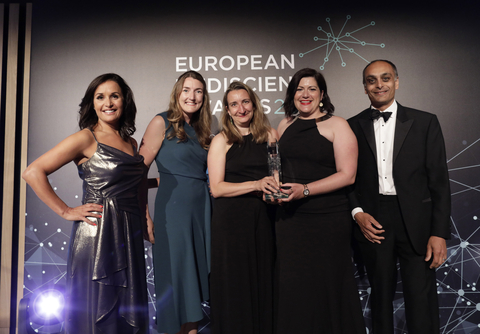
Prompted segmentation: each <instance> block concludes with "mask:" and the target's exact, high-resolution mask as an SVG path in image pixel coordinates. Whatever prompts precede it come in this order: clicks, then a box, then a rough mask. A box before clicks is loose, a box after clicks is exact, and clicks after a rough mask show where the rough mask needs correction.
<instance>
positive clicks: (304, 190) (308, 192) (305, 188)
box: [303, 184, 310, 197]
mask: <svg viewBox="0 0 480 334" xmlns="http://www.w3.org/2000/svg"><path fill="white" fill-rule="evenodd" d="M308 195H310V190H308V187H307V185H306V184H304V185H303V197H307V196H308Z"/></svg>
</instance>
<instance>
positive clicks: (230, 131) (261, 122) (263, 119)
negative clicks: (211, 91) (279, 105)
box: [221, 81, 270, 144]
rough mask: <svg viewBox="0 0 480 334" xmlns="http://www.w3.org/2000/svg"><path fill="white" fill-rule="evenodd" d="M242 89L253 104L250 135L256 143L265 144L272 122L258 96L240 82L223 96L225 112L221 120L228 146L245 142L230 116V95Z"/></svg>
mask: <svg viewBox="0 0 480 334" xmlns="http://www.w3.org/2000/svg"><path fill="white" fill-rule="evenodd" d="M240 89H243V90H245V91H246V92H247V93H248V96H249V97H250V100H251V101H252V104H253V110H252V112H253V116H252V120H251V121H250V125H249V128H250V133H251V134H252V136H253V139H254V140H255V142H256V143H264V142H266V141H267V140H268V133H269V130H270V122H269V121H268V118H267V116H266V115H265V114H264V112H263V107H262V104H261V102H260V98H259V97H258V96H257V94H255V92H254V91H253V90H252V89H251V88H250V87H249V86H248V85H246V84H244V83H242V82H239V81H234V82H232V83H231V84H230V86H228V88H227V91H226V92H225V94H224V95H223V110H222V111H223V112H222V118H221V124H222V131H223V132H224V134H225V136H226V138H227V142H228V144H233V143H240V144H241V143H242V142H243V136H242V135H241V134H240V132H239V131H238V129H237V127H236V126H235V124H233V122H231V121H230V115H229V114H228V94H229V93H230V92H232V91H235V90H240Z"/></svg>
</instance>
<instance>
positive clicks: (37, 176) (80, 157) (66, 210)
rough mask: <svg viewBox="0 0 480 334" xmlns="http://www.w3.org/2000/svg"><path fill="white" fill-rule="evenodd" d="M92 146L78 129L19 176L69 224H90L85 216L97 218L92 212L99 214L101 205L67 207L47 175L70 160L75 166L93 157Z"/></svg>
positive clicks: (87, 135) (86, 133)
mask: <svg viewBox="0 0 480 334" xmlns="http://www.w3.org/2000/svg"><path fill="white" fill-rule="evenodd" d="M96 147H97V144H96V142H95V139H94V138H93V136H92V134H91V133H90V131H89V130H81V131H79V132H77V133H75V134H73V135H71V136H69V137H67V138H66V139H64V140H63V141H61V142H60V143H59V144H58V145H57V146H55V147H54V148H52V149H51V150H50V151H48V152H46V153H45V154H43V155H42V156H40V157H39V158H38V159H37V160H35V161H34V162H32V163H31V164H30V166H28V167H27V169H26V170H25V171H24V172H23V174H22V177H23V179H24V180H25V181H26V182H27V183H28V184H29V185H30V187H32V189H33V191H34V192H35V194H37V196H38V198H40V200H42V201H43V202H44V203H45V204H46V205H47V206H48V207H49V208H51V209H52V210H53V211H54V212H55V213H56V214H58V215H59V216H60V217H62V218H64V219H66V220H71V221H77V220H82V221H84V222H86V223H88V224H92V222H91V221H90V220H89V219H88V218H87V217H97V218H100V217H101V215H100V214H96V213H93V212H95V211H97V212H101V211H102V206H101V205H99V204H92V203H91V204H84V205H81V206H78V207H75V208H71V207H69V206H68V205H67V204H65V202H64V201H62V199H61V198H60V197H58V195H57V194H56V193H55V191H54V190H53V188H52V186H51V185H50V182H48V178H47V176H48V175H50V174H51V173H53V172H55V171H56V170H58V169H59V168H61V167H62V166H64V165H66V164H67V163H69V162H71V161H75V162H76V163H77V164H79V163H82V162H84V161H86V160H88V158H89V157H91V156H92V155H93V154H94V152H95V150H96ZM93 225H94V224H93Z"/></svg>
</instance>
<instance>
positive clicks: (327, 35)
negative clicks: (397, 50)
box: [299, 15, 385, 70]
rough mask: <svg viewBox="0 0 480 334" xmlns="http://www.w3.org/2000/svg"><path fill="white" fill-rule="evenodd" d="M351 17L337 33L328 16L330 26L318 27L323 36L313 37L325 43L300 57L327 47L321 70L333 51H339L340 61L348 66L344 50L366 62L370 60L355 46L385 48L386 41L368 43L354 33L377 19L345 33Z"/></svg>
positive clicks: (373, 23) (348, 17)
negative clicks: (358, 51) (359, 52)
mask: <svg viewBox="0 0 480 334" xmlns="http://www.w3.org/2000/svg"><path fill="white" fill-rule="evenodd" d="M351 18H352V17H351V16H350V15H347V17H346V20H345V23H344V24H343V26H342V29H340V31H339V32H338V33H337V34H335V32H334V31H333V28H332V25H331V24H330V18H328V17H327V18H326V20H325V21H326V22H327V25H328V28H323V27H321V26H319V27H317V30H318V31H320V32H322V33H323V36H322V37H318V36H315V37H314V38H313V40H314V41H315V42H320V43H323V44H321V45H320V46H317V47H315V48H313V49H311V50H309V51H306V52H303V53H300V54H299V57H301V58H302V57H304V56H305V55H307V54H308V53H310V52H313V51H316V50H318V49H321V48H323V47H325V56H324V58H323V63H322V65H320V67H319V69H320V70H324V69H325V64H326V63H327V62H328V61H329V60H330V57H331V54H332V52H333V51H336V53H338V56H339V57H340V62H341V65H342V67H345V66H347V63H346V62H345V60H344V57H343V55H342V52H348V53H351V54H354V55H356V56H357V57H359V58H361V59H363V60H365V61H366V62H368V60H366V59H365V58H363V57H362V56H361V55H360V54H358V53H357V52H356V51H355V49H354V46H362V47H364V46H377V47H381V48H384V47H385V44H384V43H381V44H374V43H367V42H365V41H362V40H360V39H358V38H356V37H355V36H354V34H355V33H357V32H358V31H360V30H363V29H365V28H368V27H371V26H374V25H375V21H372V22H370V24H367V25H366V26H363V27H360V28H358V29H355V30H352V31H348V32H345V33H344V32H343V31H344V29H345V27H346V25H347V23H348V21H349V20H350V19H351Z"/></svg>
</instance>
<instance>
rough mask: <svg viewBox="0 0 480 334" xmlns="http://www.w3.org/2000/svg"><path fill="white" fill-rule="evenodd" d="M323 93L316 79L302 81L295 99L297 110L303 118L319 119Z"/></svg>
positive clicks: (310, 78)
mask: <svg viewBox="0 0 480 334" xmlns="http://www.w3.org/2000/svg"><path fill="white" fill-rule="evenodd" d="M322 98H323V92H322V91H321V90H320V88H319V87H318V84H317V81H316V80H315V78H314V77H304V78H302V79H301V80H300V82H299V84H298V87H297V90H296V92H295V97H294V99H293V101H294V104H295V108H297V110H298V111H299V113H300V116H302V117H310V116H312V117H317V116H319V115H320V113H321V111H320V102H321V101H322Z"/></svg>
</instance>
